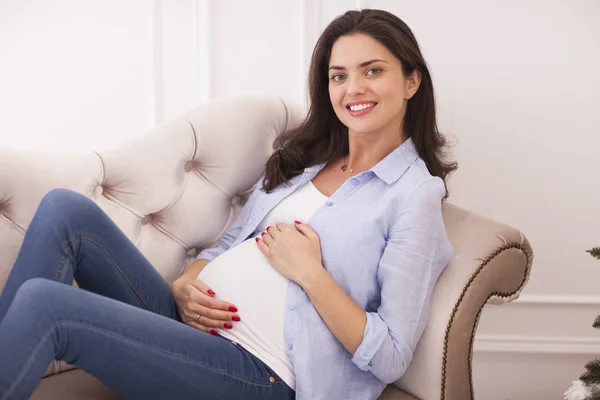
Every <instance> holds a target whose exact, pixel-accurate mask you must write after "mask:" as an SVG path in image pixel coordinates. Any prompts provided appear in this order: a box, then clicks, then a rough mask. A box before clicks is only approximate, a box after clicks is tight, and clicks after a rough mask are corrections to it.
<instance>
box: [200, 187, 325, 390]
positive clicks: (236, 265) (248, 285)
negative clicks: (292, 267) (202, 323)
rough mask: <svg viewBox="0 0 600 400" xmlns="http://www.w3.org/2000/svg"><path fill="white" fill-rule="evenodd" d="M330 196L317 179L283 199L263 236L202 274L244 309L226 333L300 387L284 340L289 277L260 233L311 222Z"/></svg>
mask: <svg viewBox="0 0 600 400" xmlns="http://www.w3.org/2000/svg"><path fill="white" fill-rule="evenodd" d="M327 200H328V197H327V196H325V195H324V194H323V193H321V192H320V191H319V190H318V189H317V188H316V187H315V186H314V185H313V183H312V182H311V181H309V182H308V183H307V184H305V185H304V186H302V187H301V188H299V189H297V190H296V191H295V192H294V193H293V194H291V195H289V196H288V197H286V198H285V199H284V200H282V201H281V202H280V203H279V204H278V205H277V206H276V207H274V208H273V209H272V210H271V212H269V213H268V214H267V215H266V217H265V218H264V219H263V220H262V221H261V223H260V224H259V226H258V228H257V231H256V232H257V234H256V235H254V236H253V237H251V238H250V239H247V240H245V241H244V242H241V243H240V244H238V245H237V246H235V247H233V248H230V249H229V250H227V251H226V252H224V253H222V254H221V255H220V256H219V257H216V258H215V259H214V260H212V261H211V262H210V263H208V265H207V266H206V267H204V269H203V270H202V271H201V272H200V274H198V277H197V279H201V280H203V281H204V282H206V283H207V284H208V285H209V286H210V287H211V288H212V289H213V290H214V291H215V292H216V293H217V294H216V298H218V299H222V300H224V301H227V302H230V303H233V304H235V305H236V306H237V308H238V313H239V315H240V319H241V321H240V322H232V324H233V329H220V332H219V333H220V334H221V336H223V337H226V338H228V339H230V340H232V341H235V342H237V343H238V344H240V345H241V346H243V347H244V348H245V349H246V350H248V351H249V352H250V353H252V354H253V355H255V356H256V357H257V358H259V359H260V360H261V361H263V362H264V363H265V364H267V365H268V366H269V367H270V368H271V369H272V370H273V371H275V373H276V374H277V375H279V376H280V377H281V379H283V381H284V382H285V383H287V384H288V386H290V387H291V388H292V389H294V390H295V387H296V380H295V378H294V368H293V365H292V362H291V360H290V358H289V357H288V356H287V354H286V349H285V347H284V340H283V316H284V307H285V298H286V293H287V287H288V283H289V281H288V279H287V278H284V277H283V276H282V275H281V274H279V272H277V270H276V269H275V268H273V266H272V265H271V264H270V263H269V260H268V259H267V258H266V257H265V256H264V255H263V254H262V252H261V251H260V249H259V248H258V246H257V244H256V241H255V239H254V238H255V237H257V236H260V234H261V232H263V231H266V227H267V226H274V225H277V224H279V223H287V224H291V225H294V220H298V221H301V222H304V223H306V222H307V221H308V220H309V219H310V218H311V216H312V215H313V214H314V213H315V212H316V211H317V210H318V209H319V208H320V207H321V206H323V204H324V203H325V202H326V201H327Z"/></svg>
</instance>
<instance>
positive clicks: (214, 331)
mask: <svg viewBox="0 0 600 400" xmlns="http://www.w3.org/2000/svg"><path fill="white" fill-rule="evenodd" d="M210 333H212V334H213V335H218V334H219V332H218V331H217V330H216V329H211V330H210Z"/></svg>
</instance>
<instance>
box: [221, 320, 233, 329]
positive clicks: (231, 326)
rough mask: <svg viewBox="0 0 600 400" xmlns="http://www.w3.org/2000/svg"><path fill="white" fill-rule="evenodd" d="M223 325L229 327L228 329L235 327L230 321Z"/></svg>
mask: <svg viewBox="0 0 600 400" xmlns="http://www.w3.org/2000/svg"><path fill="white" fill-rule="evenodd" d="M223 326H224V327H225V328H227V329H231V328H233V325H231V324H230V323H229V322H225V323H224V324H223Z"/></svg>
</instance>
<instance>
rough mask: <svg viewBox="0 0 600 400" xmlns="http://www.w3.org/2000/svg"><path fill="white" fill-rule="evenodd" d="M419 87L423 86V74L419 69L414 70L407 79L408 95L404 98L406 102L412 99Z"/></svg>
mask: <svg viewBox="0 0 600 400" xmlns="http://www.w3.org/2000/svg"><path fill="white" fill-rule="evenodd" d="M419 86H421V73H420V72H419V70H418V69H416V68H415V69H414V70H413V72H412V73H411V74H410V76H409V77H408V78H406V94H405V96H404V98H405V99H406V100H409V99H411V98H412V97H413V96H414V95H415V93H417V90H419Z"/></svg>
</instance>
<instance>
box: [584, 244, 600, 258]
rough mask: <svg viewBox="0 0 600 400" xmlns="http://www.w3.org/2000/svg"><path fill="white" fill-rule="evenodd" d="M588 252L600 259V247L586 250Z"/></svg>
mask: <svg viewBox="0 0 600 400" xmlns="http://www.w3.org/2000/svg"><path fill="white" fill-rule="evenodd" d="M586 251H587V252H588V253H590V254H591V255H592V257H594V258H597V259H598V260H600V247H594V248H592V249H589V250H586Z"/></svg>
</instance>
